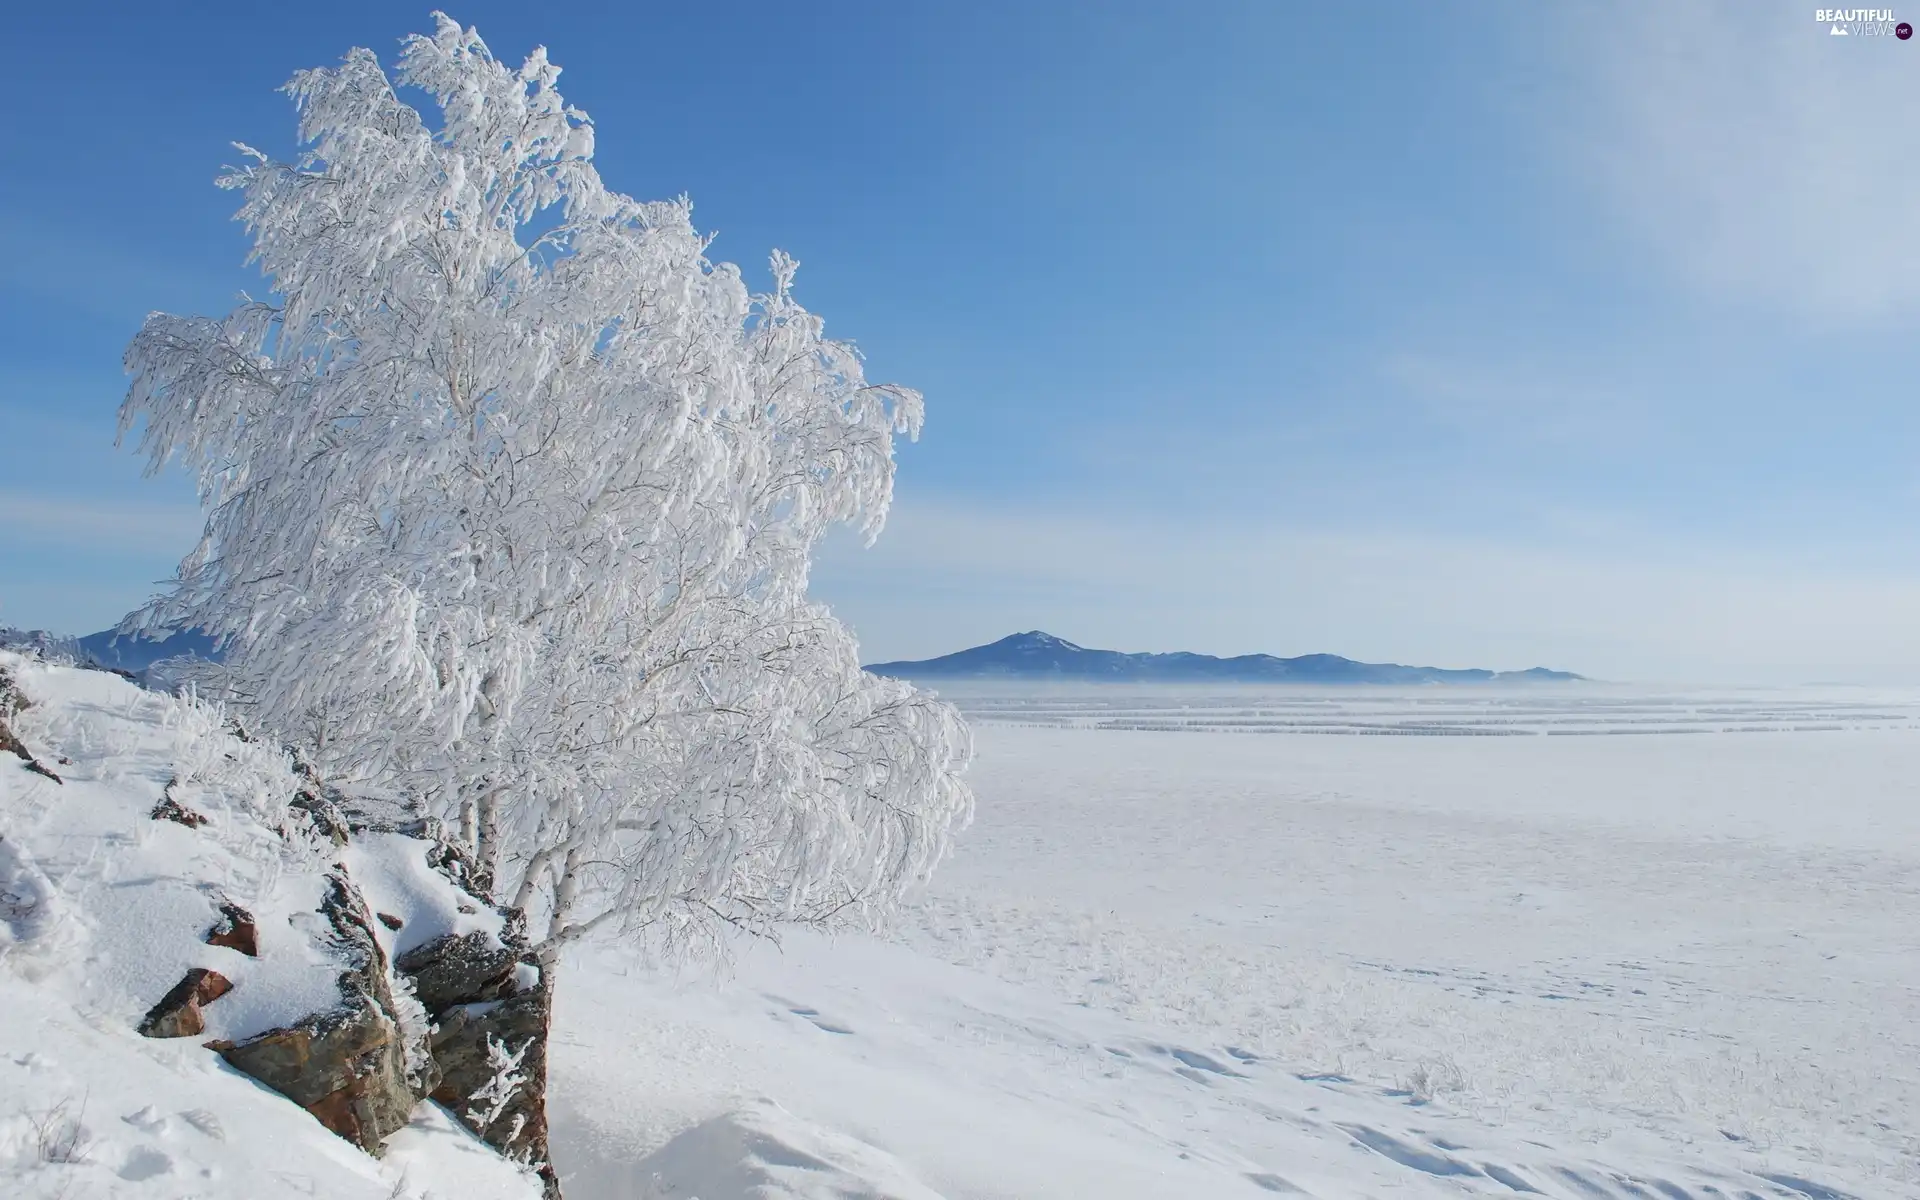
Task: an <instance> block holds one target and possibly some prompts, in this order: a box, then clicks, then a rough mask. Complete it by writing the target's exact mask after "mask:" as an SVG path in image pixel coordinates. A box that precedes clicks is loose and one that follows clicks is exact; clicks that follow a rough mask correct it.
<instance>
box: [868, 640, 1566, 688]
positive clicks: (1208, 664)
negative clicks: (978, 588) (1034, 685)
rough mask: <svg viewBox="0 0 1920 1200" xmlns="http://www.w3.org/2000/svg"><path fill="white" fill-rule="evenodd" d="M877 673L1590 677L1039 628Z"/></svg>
mask: <svg viewBox="0 0 1920 1200" xmlns="http://www.w3.org/2000/svg"><path fill="white" fill-rule="evenodd" d="M866 669H867V670H868V671H871V672H872V673H873V674H875V675H885V676H888V677H890V678H895V679H911V680H936V679H1055V680H1074V681H1077V682H1110V683H1319V684H1327V683H1372V684H1380V683H1389V684H1391V683H1399V684H1472V683H1577V682H1586V676H1584V675H1576V674H1574V673H1573V672H1571V671H1554V670H1549V669H1548V668H1546V667H1530V668H1528V669H1526V670H1523V671H1489V670H1485V669H1483V668H1477V667H1472V668H1447V667H1410V666H1404V665H1402V664H1400V663H1364V662H1357V661H1355V660H1354V659H1350V658H1343V657H1341V656H1340V655H1338V654H1302V655H1299V656H1298V657H1295V658H1277V657H1275V656H1274V655H1271V654H1241V655H1235V656H1233V657H1230V658H1220V657H1217V656H1215V655H1211V654H1196V653H1194V652H1192V651H1190V650H1177V651H1173V652H1171V653H1167V654H1150V653H1138V654H1134V653H1127V652H1125V651H1120V650H1095V649H1089V648H1087V647H1085V646H1080V645H1077V644H1075V643H1073V642H1069V641H1067V640H1066V639H1065V638H1061V637H1056V636H1054V635H1053V634H1050V633H1046V632H1043V631H1041V630H1038V629H1031V630H1028V631H1027V632H1025V633H1015V634H1010V635H1008V636H1007V637H1004V638H1001V639H1000V640H999V641H997V642H989V643H987V644H985V645H982V646H971V647H969V648H967V649H965V650H957V651H955V652H953V653H952V654H943V655H941V656H939V657H937V658H927V659H917V660H899V661H895V662H882V663H870V664H868V665H867V667H866Z"/></svg>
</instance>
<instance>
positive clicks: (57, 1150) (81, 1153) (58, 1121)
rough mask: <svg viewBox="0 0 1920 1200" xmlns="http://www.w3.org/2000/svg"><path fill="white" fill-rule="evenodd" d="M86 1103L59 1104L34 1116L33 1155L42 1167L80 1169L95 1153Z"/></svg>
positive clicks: (64, 1101)
mask: <svg viewBox="0 0 1920 1200" xmlns="http://www.w3.org/2000/svg"><path fill="white" fill-rule="evenodd" d="M86 1115H87V1102H86V1100H85V1098H84V1097H83V1098H82V1099H81V1100H80V1102H79V1103H78V1104H77V1105H76V1104H75V1103H74V1102H73V1100H72V1099H71V1098H69V1099H65V1100H62V1101H60V1102H59V1103H58V1104H56V1105H54V1106H53V1107H52V1108H49V1109H47V1110H46V1111H44V1112H39V1113H32V1114H29V1116H28V1121H29V1123H30V1124H31V1126H32V1128H33V1146H34V1152H35V1154H37V1155H38V1156H39V1159H40V1161H41V1162H43V1163H57V1164H60V1165H63V1166H77V1165H78V1164H80V1163H84V1162H86V1161H87V1159H88V1157H89V1156H90V1155H91V1154H92V1152H93V1135H92V1134H91V1133H89V1132H87V1126H86Z"/></svg>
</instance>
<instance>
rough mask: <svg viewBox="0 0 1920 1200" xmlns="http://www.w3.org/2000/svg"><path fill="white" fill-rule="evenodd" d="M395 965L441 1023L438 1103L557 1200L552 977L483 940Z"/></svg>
mask: <svg viewBox="0 0 1920 1200" xmlns="http://www.w3.org/2000/svg"><path fill="white" fill-rule="evenodd" d="M396 966H397V967H398V968H399V969H400V970H401V971H402V972H403V973H405V974H406V975H407V976H408V977H409V978H411V979H412V980H413V985H414V993H415V995H416V996H418V997H419V999H420V1002H421V1004H422V1005H424V1006H425V1007H426V1009H427V1012H428V1014H429V1015H430V1016H432V1018H433V1021H434V1026H435V1027H434V1032H433V1038H432V1042H431V1048H432V1052H433V1062H434V1068H435V1070H436V1071H438V1073H439V1075H440V1081H439V1084H438V1086H436V1087H435V1088H434V1090H433V1093H432V1095H433V1099H435V1100H437V1101H439V1102H440V1103H441V1104H443V1105H445V1106H446V1107H447V1109H448V1110H449V1111H451V1112H452V1113H453V1114H454V1115H455V1116H456V1117H458V1118H459V1119H460V1121H461V1122H462V1123H464V1124H465V1125H466V1126H467V1127H468V1128H469V1129H471V1130H473V1131H474V1133H476V1134H478V1135H479V1136H480V1139H481V1140H482V1141H484V1142H486V1143H487V1144H488V1145H490V1146H492V1147H494V1148H495V1149H497V1150H499V1151H500V1152H501V1153H502V1154H505V1155H507V1156H508V1157H509V1158H513V1159H517V1160H519V1161H521V1162H524V1163H526V1164H528V1165H529V1166H530V1167H532V1168H533V1169H534V1170H535V1171H537V1172H538V1173H539V1175H540V1178H541V1179H542V1180H543V1181H544V1183H545V1185H546V1192H547V1196H548V1197H549V1198H550V1200H558V1197H559V1195H560V1182H559V1177H558V1176H556V1175H555V1174H554V1171H553V1167H552V1165H551V1164H550V1163H549V1162H548V1161H547V1037H548V1030H549V1028H550V1026H551V1024H552V1020H553V987H552V983H551V981H550V980H549V978H548V976H547V973H546V972H544V971H542V970H541V969H540V967H539V966H538V964H537V963H536V962H535V961H534V959H533V957H532V956H531V955H530V954H528V953H527V952H526V949H525V948H524V947H523V946H518V945H505V946H503V945H501V944H500V943H498V942H495V941H494V940H493V939H491V938H488V937H486V936H485V935H483V934H467V935H465V936H461V937H456V936H452V935H449V936H447V937H443V938H439V939H437V940H435V941H433V942H429V943H427V944H426V945H424V946H421V947H419V948H417V949H415V950H412V951H409V952H408V953H407V954H405V955H402V956H401V957H400V959H399V960H398V961H397V963H396Z"/></svg>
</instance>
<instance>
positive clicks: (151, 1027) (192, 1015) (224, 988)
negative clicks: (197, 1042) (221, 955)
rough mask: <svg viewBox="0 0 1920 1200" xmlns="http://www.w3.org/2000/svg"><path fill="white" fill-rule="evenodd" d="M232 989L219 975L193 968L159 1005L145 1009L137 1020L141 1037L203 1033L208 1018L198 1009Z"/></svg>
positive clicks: (162, 998)
mask: <svg viewBox="0 0 1920 1200" xmlns="http://www.w3.org/2000/svg"><path fill="white" fill-rule="evenodd" d="M232 990H233V984H232V982H231V981H229V980H228V979H227V977H226V976H225V975H222V974H221V973H220V972H218V971H209V970H207V969H206V968H204V967H195V968H193V969H192V970H191V971H188V972H187V973H186V975H185V976H184V977H183V978H182V979H181V980H180V982H179V983H176V984H174V985H173V990H172V991H169V992H168V993H167V994H166V995H164V996H162V997H161V998H160V1003H158V1004H156V1005H154V1006H153V1007H152V1008H150V1009H148V1010H147V1015H146V1016H145V1017H143V1018H141V1020H140V1026H139V1029H140V1033H141V1036H143V1037H150V1038H177V1037H192V1036H194V1035H195V1034H199V1033H205V1032H206V1030H207V1018H206V1015H205V1014H204V1013H202V1012H201V1011H200V1010H201V1008H202V1007H203V1006H205V1005H208V1004H212V1003H213V1002H214V1001H215V1000H218V999H219V998H220V997H222V996H224V995H226V994H227V993H228V992H230V991H232Z"/></svg>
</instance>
